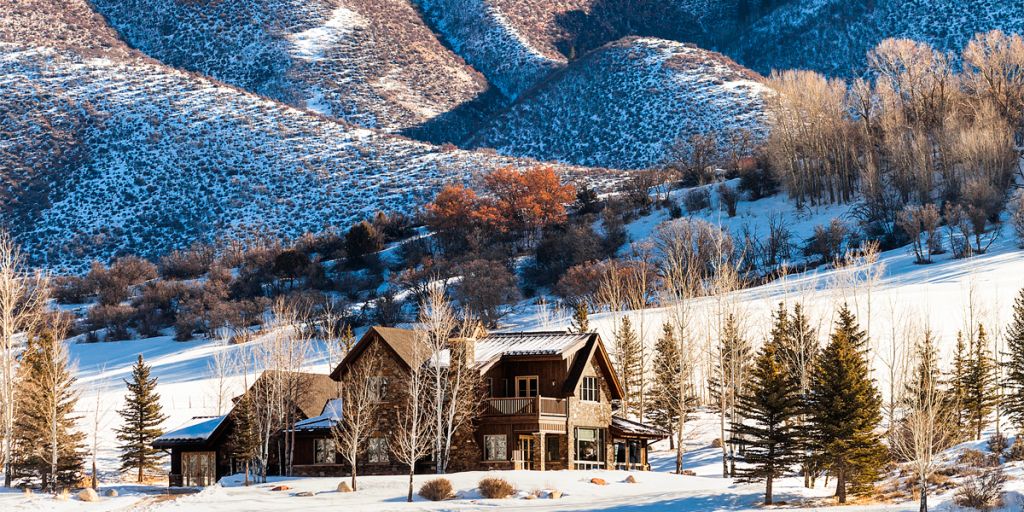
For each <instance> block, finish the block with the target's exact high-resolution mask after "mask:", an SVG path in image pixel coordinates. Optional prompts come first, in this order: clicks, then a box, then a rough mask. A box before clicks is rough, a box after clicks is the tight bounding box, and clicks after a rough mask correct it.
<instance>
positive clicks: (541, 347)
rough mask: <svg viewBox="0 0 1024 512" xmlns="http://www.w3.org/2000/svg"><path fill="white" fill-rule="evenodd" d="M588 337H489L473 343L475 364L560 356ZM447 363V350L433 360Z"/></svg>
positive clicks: (556, 334) (566, 334) (515, 334)
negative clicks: (516, 358) (503, 359)
mask: <svg viewBox="0 0 1024 512" xmlns="http://www.w3.org/2000/svg"><path fill="white" fill-rule="evenodd" d="M591 336H592V334H590V333H569V332H565V331H539V332H509V333H492V334H488V335H487V336H485V337H483V338H480V339H478V340H476V344H475V346H474V351H475V352H476V364H477V365H479V366H486V365H488V364H489V363H491V362H494V361H496V360H497V359H500V358H501V357H503V356H543V355H552V356H555V355H561V354H564V353H565V352H567V351H570V350H573V349H576V348H578V347H581V346H583V344H585V343H586V342H587V340H589V339H590V337H591ZM450 359H451V354H450V353H449V351H448V350H444V351H442V352H441V353H440V354H438V357H437V360H438V364H440V365H441V366H448V364H449V361H450Z"/></svg>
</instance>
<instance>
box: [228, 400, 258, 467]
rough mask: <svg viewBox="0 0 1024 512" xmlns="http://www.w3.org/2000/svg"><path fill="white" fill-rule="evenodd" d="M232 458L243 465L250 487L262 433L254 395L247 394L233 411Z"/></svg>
mask: <svg viewBox="0 0 1024 512" xmlns="http://www.w3.org/2000/svg"><path fill="white" fill-rule="evenodd" d="M230 419H231V421H232V422H233V423H234V424H233V425H232V430H231V456H232V457H234V458H235V459H236V460H238V461H240V462H241V463H242V465H243V466H244V467H243V472H244V473H245V485H249V474H250V473H251V469H252V468H251V467H250V465H251V464H252V461H254V460H256V459H257V457H259V451H260V432H259V426H258V424H257V419H256V404H255V402H254V399H253V396H252V393H245V394H244V395H242V397H241V398H240V399H239V400H238V404H237V405H235V408H234V410H232V411H231V418H230Z"/></svg>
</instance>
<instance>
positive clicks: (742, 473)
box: [732, 341, 803, 505]
mask: <svg viewBox="0 0 1024 512" xmlns="http://www.w3.org/2000/svg"><path fill="white" fill-rule="evenodd" d="M779 352H780V346H779V344H778V343H776V342H775V341H769V342H768V343H766V344H765V345H764V346H763V347H762V348H761V350H760V352H759V353H758V354H757V357H756V358H755V360H754V363H753V368H752V369H751V371H750V382H749V384H748V386H747V391H746V392H745V393H743V394H742V395H741V396H740V398H739V400H738V402H737V404H736V410H737V412H738V413H739V416H740V417H741V418H743V419H744V421H742V422H737V423H735V424H733V426H732V435H733V438H734V439H735V440H736V442H737V443H738V444H740V445H741V446H742V447H743V450H741V451H740V458H741V460H742V461H743V462H745V463H746V464H745V465H743V466H741V467H740V469H739V471H738V477H739V479H740V481H743V482H761V481H763V482H765V492H764V503H765V505H771V504H772V483H773V481H774V480H775V478H778V477H781V476H782V475H783V474H784V473H785V472H786V470H787V469H788V468H789V467H790V466H792V465H793V464H795V463H797V462H799V461H801V460H802V459H803V454H802V452H801V448H802V445H801V443H800V438H799V434H798V432H799V427H798V426H797V424H796V421H795V419H796V418H797V417H798V416H799V415H800V413H801V411H802V400H801V398H800V388H799V386H798V384H797V382H796V380H795V379H794V378H793V376H792V375H791V374H790V373H789V372H788V371H787V370H786V367H785V364H784V363H783V361H782V360H781V358H780V354H779Z"/></svg>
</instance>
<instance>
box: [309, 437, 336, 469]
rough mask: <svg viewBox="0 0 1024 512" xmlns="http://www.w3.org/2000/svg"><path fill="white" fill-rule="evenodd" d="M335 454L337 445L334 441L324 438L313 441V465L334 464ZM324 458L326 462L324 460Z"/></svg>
mask: <svg viewBox="0 0 1024 512" xmlns="http://www.w3.org/2000/svg"><path fill="white" fill-rule="evenodd" d="M337 452H338V445H337V444H336V443H335V442H334V439H330V438H326V437H318V438H315V439H313V464H334V463H335V460H336V456H335V454H336V453H337ZM325 456H326V457H327V460H324V457H325Z"/></svg>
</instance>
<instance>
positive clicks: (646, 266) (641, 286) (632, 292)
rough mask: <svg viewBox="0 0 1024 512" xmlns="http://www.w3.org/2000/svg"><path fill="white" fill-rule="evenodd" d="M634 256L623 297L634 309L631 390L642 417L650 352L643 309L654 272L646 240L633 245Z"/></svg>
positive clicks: (647, 306)
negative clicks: (636, 369)
mask: <svg viewBox="0 0 1024 512" xmlns="http://www.w3.org/2000/svg"><path fill="white" fill-rule="evenodd" d="M633 249H634V251H633V252H634V257H633V259H632V260H631V269H630V272H628V273H627V274H626V275H625V283H624V284H625V290H624V291H625V297H624V298H625V300H626V307H627V308H628V309H630V310H631V311H633V312H634V318H635V322H634V324H635V325H636V330H637V337H638V338H639V341H640V343H639V347H638V348H639V353H638V354H635V358H636V359H637V361H638V362H639V366H640V368H639V375H637V379H636V380H637V384H638V389H636V390H635V393H636V397H637V402H638V403H637V404H635V405H634V408H635V409H636V411H637V417H639V418H640V419H641V420H643V418H644V416H645V413H646V408H645V397H646V395H647V394H646V392H645V390H646V388H647V381H648V375H647V368H649V367H650V364H649V363H650V353H649V350H648V347H647V334H648V333H647V324H648V321H647V309H648V308H650V305H651V295H650V294H651V287H652V283H651V282H650V281H651V278H652V276H653V274H654V264H653V262H652V258H653V254H652V251H651V247H650V246H649V244H645V245H635V246H634V248H633Z"/></svg>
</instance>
